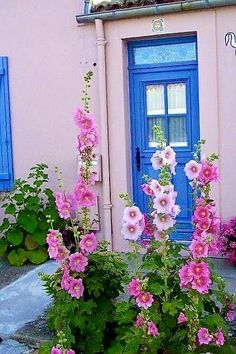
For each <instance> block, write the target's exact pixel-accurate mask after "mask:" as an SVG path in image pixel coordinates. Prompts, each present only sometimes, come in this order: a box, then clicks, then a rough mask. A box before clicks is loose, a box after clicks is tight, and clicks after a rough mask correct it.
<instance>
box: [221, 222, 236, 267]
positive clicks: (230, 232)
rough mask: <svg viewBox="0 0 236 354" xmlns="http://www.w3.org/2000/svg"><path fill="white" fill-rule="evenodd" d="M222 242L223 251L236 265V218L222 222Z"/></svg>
mask: <svg viewBox="0 0 236 354" xmlns="http://www.w3.org/2000/svg"><path fill="white" fill-rule="evenodd" d="M220 243H221V249H222V253H223V254H224V255H225V256H227V257H228V260H229V261H230V263H232V264H233V265H236V218H235V217H234V218H232V219H230V220H229V221H228V222H225V223H222V224H221V226H220Z"/></svg>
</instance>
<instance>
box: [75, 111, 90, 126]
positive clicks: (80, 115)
mask: <svg viewBox="0 0 236 354" xmlns="http://www.w3.org/2000/svg"><path fill="white" fill-rule="evenodd" d="M86 114H87V113H86V112H85V111H84V109H83V108H82V107H78V108H76V110H75V111H74V114H73V116H74V121H75V123H76V124H77V125H79V124H80V122H81V120H83V119H84V117H85V116H86Z"/></svg>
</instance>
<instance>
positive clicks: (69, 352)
mask: <svg viewBox="0 0 236 354" xmlns="http://www.w3.org/2000/svg"><path fill="white" fill-rule="evenodd" d="M66 354H76V353H75V351H74V350H72V349H69V350H67V352H66Z"/></svg>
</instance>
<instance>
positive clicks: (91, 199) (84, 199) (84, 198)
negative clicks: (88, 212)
mask: <svg viewBox="0 0 236 354" xmlns="http://www.w3.org/2000/svg"><path fill="white" fill-rule="evenodd" d="M78 203H79V205H80V206H82V207H87V208H88V207H91V206H94V205H95V204H96V194H95V193H94V192H93V191H89V190H87V191H86V192H84V193H81V195H80V198H79V199H78Z"/></svg>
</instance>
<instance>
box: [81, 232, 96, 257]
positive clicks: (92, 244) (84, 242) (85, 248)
mask: <svg viewBox="0 0 236 354" xmlns="http://www.w3.org/2000/svg"><path fill="white" fill-rule="evenodd" d="M97 244H98V241H97V238H96V235H95V234H94V233H93V232H91V233H90V234H87V235H83V236H82V237H81V240H80V243H79V245H80V248H81V251H82V252H84V253H86V252H88V253H92V252H94V251H95V250H96V248H97Z"/></svg>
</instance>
